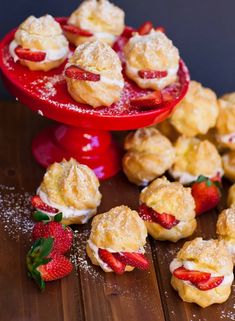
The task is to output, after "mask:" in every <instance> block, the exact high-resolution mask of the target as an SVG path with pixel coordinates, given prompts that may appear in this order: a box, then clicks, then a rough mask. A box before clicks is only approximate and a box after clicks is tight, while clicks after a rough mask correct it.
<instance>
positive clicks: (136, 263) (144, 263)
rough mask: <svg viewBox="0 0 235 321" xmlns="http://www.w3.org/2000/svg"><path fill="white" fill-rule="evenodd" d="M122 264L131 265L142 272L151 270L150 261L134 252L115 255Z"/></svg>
mask: <svg viewBox="0 0 235 321" xmlns="http://www.w3.org/2000/svg"><path fill="white" fill-rule="evenodd" d="M113 255H114V256H115V257H116V258H117V259H118V260H119V261H120V262H122V263H124V264H125V265H130V266H133V267H136V268H138V269H141V270H148V269H149V261H148V260H147V259H146V257H145V256H144V254H141V253H134V252H132V253H131V252H120V253H114V254H113Z"/></svg>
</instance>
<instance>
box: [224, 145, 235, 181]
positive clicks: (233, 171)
mask: <svg viewBox="0 0 235 321" xmlns="http://www.w3.org/2000/svg"><path fill="white" fill-rule="evenodd" d="M222 160H223V168H224V175H225V176H226V177H227V178H228V179H229V180H230V181H232V182H235V150H233V151H230V152H228V153H226V154H224V155H223V156H222Z"/></svg>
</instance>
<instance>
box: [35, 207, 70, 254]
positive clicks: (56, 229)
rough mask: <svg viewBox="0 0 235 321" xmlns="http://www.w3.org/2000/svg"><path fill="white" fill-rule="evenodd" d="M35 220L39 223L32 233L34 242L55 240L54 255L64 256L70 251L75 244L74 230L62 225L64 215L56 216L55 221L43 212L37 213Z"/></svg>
mask: <svg viewBox="0 0 235 321" xmlns="http://www.w3.org/2000/svg"><path fill="white" fill-rule="evenodd" d="M34 218H35V219H36V220H37V221H39V222H38V223H36V224H35V225H34V228H33V231H32V238H33V241H35V240H37V239H40V238H49V237H51V238H53V240H54V242H53V248H52V253H60V254H64V253H66V252H68V251H69V249H70V248H71V246H72V242H73V230H72V229H71V228H70V227H69V226H66V225H64V224H61V223H60V221H61V219H62V213H59V214H57V215H55V216H54V221H50V220H49V217H48V216H47V215H46V214H44V213H41V212H39V211H38V212H35V213H34Z"/></svg>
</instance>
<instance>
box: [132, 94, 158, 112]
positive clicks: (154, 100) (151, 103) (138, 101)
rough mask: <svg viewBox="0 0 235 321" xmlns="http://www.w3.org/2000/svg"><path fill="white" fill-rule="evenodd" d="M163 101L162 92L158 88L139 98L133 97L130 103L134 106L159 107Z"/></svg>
mask: <svg viewBox="0 0 235 321" xmlns="http://www.w3.org/2000/svg"><path fill="white" fill-rule="evenodd" d="M161 103H162V94H161V91H160V90H156V91H154V92H152V93H151V94H148V95H146V96H142V97H139V98H132V99H131V100H130V104H131V105H132V106H134V107H142V108H149V107H150V108H151V107H157V106H159V105H160V104H161Z"/></svg>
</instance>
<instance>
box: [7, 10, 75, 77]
mask: <svg viewBox="0 0 235 321" xmlns="http://www.w3.org/2000/svg"><path fill="white" fill-rule="evenodd" d="M14 41H15V44H16V46H18V45H19V46H21V47H22V48H26V49H31V50H36V51H43V52H46V58H45V60H44V61H42V62H33V61H27V60H22V59H19V58H18V59H19V61H20V63H21V64H22V65H24V66H27V67H28V68H29V69H30V70H43V71H48V70H51V69H53V68H56V67H58V66H60V65H61V64H62V63H63V62H64V61H65V59H66V58H67V55H68V52H69V48H68V41H67V40H66V38H65V36H64V35H63V33H62V29H61V27H60V24H59V23H58V22H56V21H55V19H54V18H53V17H52V16H50V15H45V16H42V17H40V18H36V17H34V16H30V17H28V18H27V19H26V20H25V21H24V22H23V23H22V24H21V25H20V26H19V28H18V29H17V31H16V33H15V36H14ZM12 44H13V43H12ZM13 45H14V44H13ZM12 48H13V49H14V47H12ZM10 51H11V45H10ZM11 53H12V55H13V57H14V58H15V57H16V55H15V53H14V51H13V50H12V52H11ZM53 55H55V57H54V58H53Z"/></svg>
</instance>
